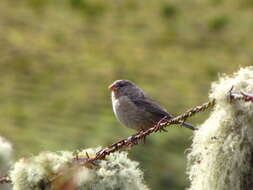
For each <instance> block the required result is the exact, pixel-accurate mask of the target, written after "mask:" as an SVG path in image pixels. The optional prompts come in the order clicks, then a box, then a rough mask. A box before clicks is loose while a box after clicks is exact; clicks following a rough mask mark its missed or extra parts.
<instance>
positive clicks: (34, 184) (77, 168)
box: [11, 149, 148, 190]
mask: <svg viewBox="0 0 253 190" xmlns="http://www.w3.org/2000/svg"><path fill="white" fill-rule="evenodd" d="M97 151H98V149H86V150H83V151H81V152H79V153H78V155H79V156H80V155H83V156H84V157H85V156H86V152H87V153H88V155H90V156H93V155H95V153H96V152H97ZM74 157H75V156H73V154H72V153H71V152H59V153H50V152H45V153H41V154H39V155H38V156H34V157H31V158H28V159H22V160H20V161H18V162H17V163H16V164H15V165H14V168H13V170H12V171H11V179H12V181H13V189H14V190H34V189H38V190H40V189H41V190H42V189H56V190H57V189H61V188H62V189H63V185H64V188H67V189H80V190H96V189H99V190H110V189H111V190H113V189H118V190H128V189H132V190H148V187H147V186H146V185H145V184H144V180H143V173H142V172H141V170H140V169H139V168H138V163H137V162H135V161H131V160H130V159H128V158H127V153H125V152H116V153H113V154H111V155H109V156H108V157H107V158H106V160H101V161H98V162H96V163H95V164H96V166H93V165H92V167H91V168H89V167H84V166H83V165H80V163H83V162H81V161H74V162H73V158H74ZM80 158H81V157H80ZM82 158H83V157H82ZM81 160H82V159H81ZM57 176H58V177H57ZM54 178H55V180H52V179H54ZM50 181H51V182H50Z"/></svg>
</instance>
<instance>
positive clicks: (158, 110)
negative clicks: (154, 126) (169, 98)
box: [132, 98, 172, 120]
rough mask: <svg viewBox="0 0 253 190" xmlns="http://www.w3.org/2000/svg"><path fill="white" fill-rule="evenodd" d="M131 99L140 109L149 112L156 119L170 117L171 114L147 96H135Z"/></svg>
mask: <svg viewBox="0 0 253 190" xmlns="http://www.w3.org/2000/svg"><path fill="white" fill-rule="evenodd" d="M132 101H133V103H134V104H135V105H136V106H137V107H138V108H140V109H142V110H143V111H145V112H148V113H151V114H152V115H153V116H154V117H156V118H157V119H158V120H159V119H162V118H163V117H165V116H167V117H168V118H172V115H170V114H169V113H168V112H166V111H165V110H164V109H163V108H162V107H160V106H159V105H158V104H156V103H155V102H154V101H152V100H151V99H149V98H137V99H133V100H132Z"/></svg>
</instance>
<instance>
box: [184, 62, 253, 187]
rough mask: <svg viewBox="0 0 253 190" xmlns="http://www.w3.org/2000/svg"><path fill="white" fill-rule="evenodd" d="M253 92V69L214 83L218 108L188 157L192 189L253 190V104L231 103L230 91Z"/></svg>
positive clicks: (222, 77)
mask: <svg viewBox="0 0 253 190" xmlns="http://www.w3.org/2000/svg"><path fill="white" fill-rule="evenodd" d="M232 86H233V92H237V93H240V92H241V91H245V92H248V93H253V67H246V68H241V69H240V70H239V71H238V72H237V73H235V74H234V75H233V76H226V75H223V76H221V77H220V79H219V81H218V82H215V83H213V84H212V89H211V93H210V99H216V105H215V107H214V109H213V111H212V113H211V114H210V117H209V118H208V119H207V120H206V121H205V122H204V123H203V124H202V125H201V126H200V129H199V130H198V131H197V132H196V133H195V134H194V138H193V144H192V148H191V150H190V153H189V154H188V175H189V179H190V183H191V185H190V188H189V190H203V189H205V190H214V189H215V190H227V189H230V190H242V189H253V187H252V183H253V178H252V173H253V169H252V167H253V165H252V160H253V103H252V102H244V101H233V102H230V100H229V99H228V92H229V90H230V89H231V88H232Z"/></svg>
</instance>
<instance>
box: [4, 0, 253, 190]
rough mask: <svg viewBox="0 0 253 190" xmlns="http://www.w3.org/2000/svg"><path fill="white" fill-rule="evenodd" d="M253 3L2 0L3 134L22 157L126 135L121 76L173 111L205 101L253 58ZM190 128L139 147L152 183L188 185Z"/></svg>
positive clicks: (216, 0)
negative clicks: (113, 95) (114, 101)
mask: <svg viewBox="0 0 253 190" xmlns="http://www.w3.org/2000/svg"><path fill="white" fill-rule="evenodd" d="M252 9H253V3H252V1H251V0H247V1H236V0H232V1H225V0H204V1H198V0H189V1H185V2H182V1H176V0H170V1H169V0H151V1H135V0H124V1H123V0H107V1H103V0H61V1H60V0H55V1H49V0H26V1H25V0H23V1H22V0H1V2H0V44H1V45H0V57H1V59H0V74H1V80H0V97H1V98H0V123H1V128H0V135H1V136H4V137H6V138H8V139H9V140H10V141H11V142H12V143H13V144H14V149H15V150H16V157H17V158H19V157H22V156H27V155H31V154H35V153H38V152H40V151H43V150H51V151H55V150H75V149H81V148H88V147H94V146H97V145H103V146H106V145H107V144H110V143H112V142H114V141H116V140H118V139H120V138H122V137H126V136H128V135H130V134H132V133H133V131H132V130H130V129H126V128H123V127H122V126H120V124H119V123H118V122H117V121H116V119H115V118H114V115H113V113H112V109H111V101H110V93H109V91H108V90H107V86H108V85H109V84H110V83H111V82H112V81H113V80H115V79H119V78H125V79H130V80H133V81H134V82H136V83H137V84H138V85H139V86H141V87H142V88H143V89H144V90H145V91H147V93H148V94H149V95H150V96H151V97H153V99H155V100H157V101H158V102H159V103H161V104H162V105H163V106H164V107H166V108H167V109H168V110H169V111H170V112H171V113H173V114H178V113H180V112H182V111H184V110H186V109H188V108H190V107H192V106H195V105H198V104H200V103H202V102H204V101H206V100H207V94H208V91H209V88H210V82H211V81H214V80H216V79H217V76H218V73H222V72H226V73H232V72H233V71H235V70H237V69H238V68H239V66H245V65H252V61H253V54H252V48H253V43H252V30H253V22H252V19H251V18H252V16H253V11H252ZM205 116H207V114H202V115H201V116H197V117H194V118H193V119H192V120H191V123H193V124H195V125H197V124H199V123H201V122H202V121H203V120H204V119H205ZM190 137H191V131H188V130H187V129H178V128H171V129H169V132H168V133H161V134H156V135H153V136H152V137H150V138H149V139H148V140H147V143H146V144H145V145H140V146H138V147H137V148H134V149H133V150H132V151H131V154H130V156H131V157H132V159H134V160H137V161H139V162H140V163H141V167H142V169H143V170H144V172H145V179H146V181H147V182H148V184H149V185H150V187H151V189H159V190H162V189H173V190H178V189H183V188H185V187H186V186H187V184H188V182H187V178H186V174H185V162H186V159H185V153H184V151H185V149H186V148H188V147H189V146H190Z"/></svg>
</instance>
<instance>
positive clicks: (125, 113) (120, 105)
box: [108, 80, 196, 130]
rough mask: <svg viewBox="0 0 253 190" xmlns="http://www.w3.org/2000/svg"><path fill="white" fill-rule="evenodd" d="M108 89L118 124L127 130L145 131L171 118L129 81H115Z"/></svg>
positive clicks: (191, 127) (193, 128) (189, 126)
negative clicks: (164, 119)
mask: <svg viewBox="0 0 253 190" xmlns="http://www.w3.org/2000/svg"><path fill="white" fill-rule="evenodd" d="M108 88H109V89H110V90H111V91H112V95H111V96H112V107H113V111H114V114H115V116H116V118H117V119H118V120H119V122H120V123H122V124H123V125H125V126H126V127H128V128H132V129H135V130H146V129H148V128H150V127H153V126H154V125H155V124H157V122H158V121H160V120H161V119H163V118H166V119H171V118H173V116H172V115H170V114H169V113H168V112H167V111H166V110H165V109H163V108H162V107H160V106H159V105H158V104H157V103H155V102H154V101H153V100H151V99H150V98H149V97H148V96H147V95H146V94H145V92H143V91H142V90H141V89H140V88H138V87H137V86H136V85H135V84H134V83H132V82H131V81H129V80H116V81H114V82H113V83H112V84H111V85H110V86H109V87H108ZM178 124H181V125H182V126H184V127H187V128H189V129H192V130H196V128H195V127H193V126H192V125H190V124H187V123H184V122H179V123H178Z"/></svg>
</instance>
